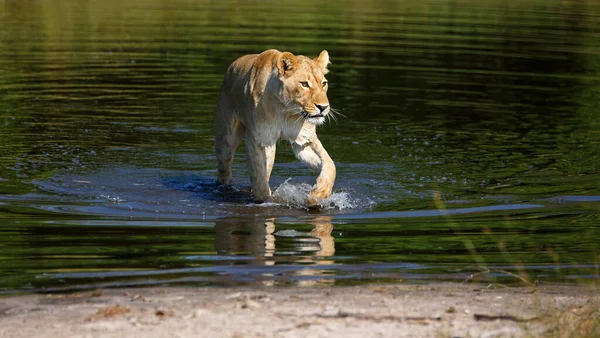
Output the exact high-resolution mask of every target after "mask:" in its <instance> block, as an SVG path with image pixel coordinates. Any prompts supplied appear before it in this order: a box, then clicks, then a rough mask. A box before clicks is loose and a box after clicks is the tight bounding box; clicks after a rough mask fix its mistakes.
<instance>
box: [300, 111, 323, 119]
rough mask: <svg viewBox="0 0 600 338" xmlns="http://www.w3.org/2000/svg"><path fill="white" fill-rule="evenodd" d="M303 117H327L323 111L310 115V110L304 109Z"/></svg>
mask: <svg viewBox="0 0 600 338" xmlns="http://www.w3.org/2000/svg"><path fill="white" fill-rule="evenodd" d="M302 117H304V118H305V119H316V118H319V117H325V115H323V113H318V114H315V115H310V113H309V112H307V111H303V112H302Z"/></svg>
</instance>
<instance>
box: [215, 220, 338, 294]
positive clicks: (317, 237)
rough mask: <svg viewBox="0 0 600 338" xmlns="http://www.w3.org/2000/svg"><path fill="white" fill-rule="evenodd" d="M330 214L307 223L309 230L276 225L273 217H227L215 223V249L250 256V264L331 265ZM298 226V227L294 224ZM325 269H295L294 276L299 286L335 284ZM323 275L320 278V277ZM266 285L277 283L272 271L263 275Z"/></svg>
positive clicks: (332, 251) (331, 237)
mask: <svg viewBox="0 0 600 338" xmlns="http://www.w3.org/2000/svg"><path fill="white" fill-rule="evenodd" d="M331 219H332V217H331V216H318V217H315V218H313V219H311V220H308V221H307V223H308V224H310V225H311V226H312V230H311V231H309V232H303V231H297V230H292V229H289V228H290V226H286V225H276V224H275V223H276V221H275V219H274V218H269V219H262V220H248V219H224V220H219V221H217V222H216V224H215V232H216V235H215V249H216V250H217V253H218V254H220V255H246V256H251V257H252V258H251V259H250V262H249V263H251V264H256V265H275V264H276V263H278V264H290V265H291V264H302V265H303V266H310V265H330V264H333V263H334V261H333V259H327V258H328V257H332V256H333V255H334V254H335V243H334V238H333V236H331V232H332V230H333V224H332V223H331ZM295 228H297V227H295ZM325 274H326V271H324V270H320V269H313V268H311V269H295V270H294V272H293V275H295V276H298V277H301V278H298V279H299V281H298V284H299V285H313V284H321V283H332V282H333V280H332V279H328V278H326V275H325ZM321 275H322V276H323V278H318V276H321ZM263 276H264V277H266V279H267V281H264V283H265V284H274V279H271V278H269V277H273V276H274V275H273V274H270V273H265V274H263Z"/></svg>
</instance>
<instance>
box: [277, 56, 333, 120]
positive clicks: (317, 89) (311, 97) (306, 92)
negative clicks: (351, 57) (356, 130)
mask: <svg viewBox="0 0 600 338" xmlns="http://www.w3.org/2000/svg"><path fill="white" fill-rule="evenodd" d="M328 64H329V53H327V51H326V50H324V51H322V52H321V54H319V56H318V57H316V58H315V59H311V58H308V57H306V56H303V55H298V56H296V55H294V54H292V53H290V52H284V53H281V54H280V55H279V57H278V58H277V70H278V71H279V78H280V80H281V83H282V87H281V91H280V98H279V99H280V100H281V102H282V103H283V105H284V106H285V108H284V112H285V113H287V114H290V115H299V116H300V117H301V118H304V119H305V120H307V121H308V122H310V123H313V124H316V125H319V124H322V123H323V122H324V121H325V117H326V116H327V115H328V114H330V113H331V108H330V107H329V100H328V99H327V88H328V87H329V86H328V84H327V80H326V79H325V74H327V73H328V72H329V71H328V70H327V65H328Z"/></svg>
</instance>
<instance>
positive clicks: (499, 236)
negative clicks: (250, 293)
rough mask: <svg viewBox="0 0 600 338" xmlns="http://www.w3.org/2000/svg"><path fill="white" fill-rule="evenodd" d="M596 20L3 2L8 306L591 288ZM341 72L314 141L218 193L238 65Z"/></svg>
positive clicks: (446, 9) (410, 8)
mask: <svg viewBox="0 0 600 338" xmlns="http://www.w3.org/2000/svg"><path fill="white" fill-rule="evenodd" d="M598 22H600V6H599V5H597V4H595V3H594V2H591V1H587V2H585V1H552V0H551V1H547V0H544V1H541V0H540V1H536V0H532V1H526V2H523V1H509V2H498V1H492V0H486V1H469V0H465V1H459V2H450V1H425V2H424V1H412V0H409V1H404V2H387V1H380V2H374V3H368V4H367V3H363V2H350V1H340V2H318V1H310V0H309V1H278V2H272V1H261V2H235V1H233V2H211V1H197V2H190V1H159V0H149V1H144V2H138V1H128V0H120V1H112V0H110V1H103V2H97V1H84V0H79V1H69V2H68V3H67V2H59V1H52V0H46V1H1V0H0V140H1V141H0V142H2V143H1V146H0V293H13V292H21V291H61V290H72V289H87V288H96V287H113V286H115V287H117V286H145V285H235V284H248V283H250V284H254V283H260V284H266V285H288V284H292V285H301V286H304V285H347V284H356V283H363V282H392V283H397V282H430V281H456V282H463V281H472V280H473V281H479V282H485V283H499V284H523V283H527V282H525V281H528V282H534V281H538V282H539V283H597V281H598V278H599V277H600V244H599V243H600V241H598V238H600V226H599V219H600V217H599V216H600V186H599V183H598V182H600V146H599V144H600V122H599V121H600V109H599V108H598V102H600V91H599V90H598V88H600V53H599V52H600V26H599V25H598ZM268 48H277V49H279V50H289V51H292V52H294V53H297V54H304V55H309V56H316V55H318V53H319V52H320V51H321V50H323V49H327V50H328V51H329V54H330V56H331V61H332V65H331V66H330V70H331V73H330V74H329V75H328V80H329V83H330V90H329V99H330V101H331V104H332V106H333V107H334V108H336V109H338V110H340V112H341V113H343V114H344V116H345V117H344V118H341V119H339V121H338V122H337V123H330V124H327V125H325V126H323V127H321V128H320V129H319V135H320V138H321V140H322V142H323V144H324V145H325V147H326V149H327V150H328V151H329V153H330V155H331V156H332V158H333V159H334V161H335V162H336V165H337V169H338V175H337V181H336V185H335V193H334V195H333V196H332V198H331V199H330V200H328V201H326V203H325V204H324V208H323V209H322V210H321V211H314V210H307V209H306V208H304V207H303V202H302V201H303V196H304V194H306V192H307V190H308V189H309V187H310V185H312V184H313V183H314V180H315V176H314V174H311V173H310V172H309V171H308V170H307V169H306V168H304V167H303V166H302V165H301V164H299V163H298V162H297V161H296V160H295V159H294V157H293V155H292V152H291V150H290V149H289V146H287V145H286V144H285V143H281V144H280V145H279V147H278V150H277V159H276V166H275V168H274V171H273V176H272V178H271V187H272V188H273V190H275V189H277V190H276V191H275V198H274V200H275V202H273V203H266V204H264V205H254V204H252V203H251V195H250V188H249V179H248V174H247V170H246V167H245V163H244V155H243V154H244V150H243V148H242V149H240V150H238V154H237V155H236V158H235V161H234V180H235V185H234V186H232V187H226V188H223V187H216V186H214V178H215V174H216V169H215V168H216V159H215V157H214V155H213V150H212V149H213V121H214V107H215V105H216V99H217V95H218V90H219V86H220V83H221V80H222V76H223V73H224V72H225V70H226V69H227V66H228V65H229V64H230V63H231V62H232V61H233V60H234V59H235V58H237V57H238V56H240V55H243V54H247V53H256V52H260V51H262V50H265V49H268Z"/></svg>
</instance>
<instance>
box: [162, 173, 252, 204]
mask: <svg viewBox="0 0 600 338" xmlns="http://www.w3.org/2000/svg"><path fill="white" fill-rule="evenodd" d="M161 180H162V183H163V185H164V186H165V187H166V188H167V189H170V190H178V191H189V192H193V197H194V198H195V199H205V200H210V201H215V202H228V203H244V204H247V203H250V202H252V193H251V189H250V187H249V186H244V185H235V184H226V185H225V184H223V185H217V184H216V180H215V178H214V177H205V176H195V175H182V176H166V177H162V178H161Z"/></svg>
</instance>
